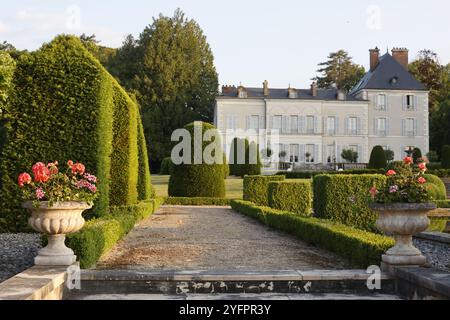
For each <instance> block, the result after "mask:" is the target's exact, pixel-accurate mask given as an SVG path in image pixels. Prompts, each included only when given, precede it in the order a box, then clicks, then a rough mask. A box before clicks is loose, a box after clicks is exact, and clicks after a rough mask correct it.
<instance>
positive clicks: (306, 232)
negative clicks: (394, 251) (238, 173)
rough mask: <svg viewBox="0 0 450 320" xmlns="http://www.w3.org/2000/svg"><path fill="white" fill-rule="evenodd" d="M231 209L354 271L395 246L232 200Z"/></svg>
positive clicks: (362, 233)
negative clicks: (335, 258)
mask: <svg viewBox="0 0 450 320" xmlns="http://www.w3.org/2000/svg"><path fill="white" fill-rule="evenodd" d="M231 207H232V208H233V209H234V210H236V211H238V212H240V213H242V214H245V215H247V216H250V217H252V218H255V219H258V220H259V221H261V222H262V223H264V224H266V225H268V226H270V227H272V228H275V229H278V230H282V231H285V232H287V233H290V234H292V235H294V236H296V237H298V238H299V239H302V240H303V241H306V242H308V243H311V244H313V245H316V246H319V247H322V248H324V249H327V250H329V251H331V252H334V253H336V254H337V255H339V256H341V257H343V258H346V259H347V260H348V261H349V262H350V263H352V264H353V265H355V267H362V268H367V266H369V265H379V263H380V262H381V256H382V254H384V252H386V250H388V249H389V248H391V247H392V246H393V245H394V240H393V239H391V238H389V237H386V236H382V235H379V234H375V233H370V232H367V231H363V230H359V229H356V228H352V227H349V226H346V225H342V224H339V223H336V222H332V221H330V220H324V219H317V218H307V217H302V216H299V215H296V214H293V213H291V212H286V211H280V210H276V209H271V208H267V207H259V206H256V205H255V204H253V203H251V202H246V201H240V200H233V201H232V202H231Z"/></svg>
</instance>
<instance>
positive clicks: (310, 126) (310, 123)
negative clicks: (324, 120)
mask: <svg viewBox="0 0 450 320" xmlns="http://www.w3.org/2000/svg"><path fill="white" fill-rule="evenodd" d="M306 133H307V134H314V116H307V117H306Z"/></svg>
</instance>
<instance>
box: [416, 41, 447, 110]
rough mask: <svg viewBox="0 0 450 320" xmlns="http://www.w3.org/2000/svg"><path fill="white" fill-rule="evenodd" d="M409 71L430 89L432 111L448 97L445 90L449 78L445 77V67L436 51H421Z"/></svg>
mask: <svg viewBox="0 0 450 320" xmlns="http://www.w3.org/2000/svg"><path fill="white" fill-rule="evenodd" d="M409 71H410V72H411V73H412V74H413V75H414V77H415V78H416V79H417V80H419V81H420V82H422V83H423V84H424V85H425V86H426V87H427V89H428V90H430V98H429V104H430V105H429V107H430V112H431V113H432V112H433V111H435V110H436V108H437V107H438V105H439V103H440V102H441V101H442V100H443V99H445V98H446V96H445V92H443V89H444V88H445V82H446V81H447V82H448V79H445V78H446V74H445V67H444V66H443V65H441V63H440V62H439V58H438V55H437V54H436V53H435V52H433V51H431V50H427V49H424V50H421V51H419V53H418V55H417V59H416V60H414V61H413V62H411V63H410V64H409ZM447 78H448V74H447Z"/></svg>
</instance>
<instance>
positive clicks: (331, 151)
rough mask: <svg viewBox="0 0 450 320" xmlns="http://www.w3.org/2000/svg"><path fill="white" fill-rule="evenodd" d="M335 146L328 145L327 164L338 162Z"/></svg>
mask: <svg viewBox="0 0 450 320" xmlns="http://www.w3.org/2000/svg"><path fill="white" fill-rule="evenodd" d="M335 150H336V149H335V146H334V144H329V145H327V162H328V163H333V162H335V161H336V151H335Z"/></svg>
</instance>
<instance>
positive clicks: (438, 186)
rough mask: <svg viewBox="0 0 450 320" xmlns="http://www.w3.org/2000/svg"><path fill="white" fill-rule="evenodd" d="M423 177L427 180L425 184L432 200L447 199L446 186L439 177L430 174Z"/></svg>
mask: <svg viewBox="0 0 450 320" xmlns="http://www.w3.org/2000/svg"><path fill="white" fill-rule="evenodd" d="M424 178H425V179H426V180H427V183H426V184H425V185H426V187H427V188H428V193H430V195H431V196H432V198H433V200H446V199H447V188H446V187H445V184H444V182H443V181H442V180H441V178H439V177H437V176H435V175H432V174H425V175H424Z"/></svg>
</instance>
